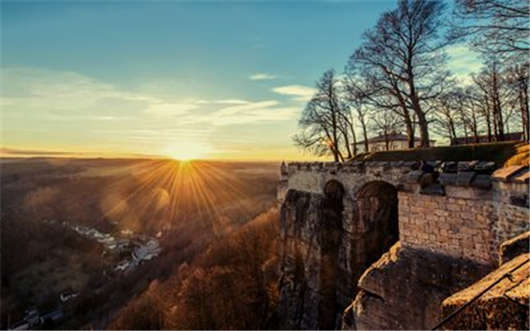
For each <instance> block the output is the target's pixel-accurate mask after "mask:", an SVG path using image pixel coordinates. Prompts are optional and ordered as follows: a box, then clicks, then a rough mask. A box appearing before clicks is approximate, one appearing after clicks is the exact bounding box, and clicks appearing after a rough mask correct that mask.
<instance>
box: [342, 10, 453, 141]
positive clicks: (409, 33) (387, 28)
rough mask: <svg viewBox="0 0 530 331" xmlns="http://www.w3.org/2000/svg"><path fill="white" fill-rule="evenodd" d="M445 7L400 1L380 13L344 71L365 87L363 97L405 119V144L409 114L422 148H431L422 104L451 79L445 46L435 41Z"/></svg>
mask: <svg viewBox="0 0 530 331" xmlns="http://www.w3.org/2000/svg"><path fill="white" fill-rule="evenodd" d="M444 8H445V5H444V3H443V2H441V1H438V0H433V1H429V0H400V1H399V3H398V7H397V9H394V10H391V11H389V12H386V13H384V14H383V15H382V16H381V17H380V19H379V21H378V22H377V24H376V26H375V28H373V29H370V30H368V31H366V32H365V33H364V35H363V42H362V44H361V47H360V48H359V49H358V50H357V51H355V53H354V54H353V55H352V57H351V58H350V61H349V64H348V67H349V70H348V71H350V72H357V74H359V76H361V77H363V79H364V80H366V82H368V84H369V85H368V86H370V89H369V93H367V95H369V96H371V99H372V101H373V102H374V103H376V104H379V105H383V106H385V108H386V109H393V110H394V112H396V113H398V114H400V115H401V116H402V117H403V120H404V122H405V125H406V127H407V135H409V140H411V139H412V137H413V132H412V121H411V115H410V113H409V110H411V111H413V113H414V114H415V115H416V117H417V121H418V126H419V129H420V136H421V146H424V147H427V146H429V129H428V124H429V120H428V118H427V111H428V110H427V107H426V106H425V105H426V104H427V103H428V102H430V101H431V100H433V99H435V98H437V97H438V96H439V95H440V93H442V92H443V89H444V87H445V85H446V84H445V83H446V81H447V78H448V77H449V72H448V71H447V70H445V63H446V55H445V53H444V52H443V49H442V47H443V46H444V45H446V44H445V43H444V42H442V41H441V38H439V32H440V30H441V29H442V27H443V21H442V16H443V11H444ZM398 109H399V110H398ZM411 145H413V142H412V144H411V142H410V141H409V146H411Z"/></svg>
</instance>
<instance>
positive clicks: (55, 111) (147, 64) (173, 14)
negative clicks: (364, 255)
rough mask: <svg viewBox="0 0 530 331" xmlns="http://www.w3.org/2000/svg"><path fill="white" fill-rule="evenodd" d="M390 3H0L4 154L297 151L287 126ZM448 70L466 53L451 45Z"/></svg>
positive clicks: (257, 156) (472, 63) (254, 155)
mask: <svg viewBox="0 0 530 331" xmlns="http://www.w3.org/2000/svg"><path fill="white" fill-rule="evenodd" d="M394 6H395V1H391V0H388V1H386V0H383V1H345V2H344V1H323V2H309V1H300V2H294V1H290V2H276V1H267V2H265V1H259V2H258V1H256V2H244V1H238V2H230V1H223V2H204V1H196V2H176V1H149V2H147V1H145V2H143V1H119V2H118V1H106V2H96V1H63V2H51V1H38V2H37V1H32V2H24V1H16V2H9V1H3V2H1V58H0V60H1V64H0V74H1V75H0V77H1V89H0V107H1V123H2V141H1V150H0V153H3V154H4V155H16V156H24V155H35V154H40V155H50V156H52V155H59V154H63V155H78V154H79V155H99V156H135V155H161V156H169V157H175V158H210V159H236V160H243V159H245V160H294V159H308V158H311V156H310V155H307V154H303V153H302V152H301V151H299V150H298V149H297V148H296V147H294V146H293V143H292V140H291V136H292V135H293V134H294V133H295V132H296V129H297V122H298V118H299V116H300V113H301V111H302V109H303V108H304V106H305V103H306V102H307V100H308V99H309V98H310V97H311V95H312V93H313V92H314V85H315V81H316V80H317V79H318V78H319V77H320V75H321V74H322V73H323V72H324V71H325V70H327V69H330V68H334V69H335V70H336V71H337V72H338V73H341V72H342V71H343V69H344V65H345V64H346V62H347V60H348V58H349V56H350V55H351V54H352V53H353V51H354V50H355V48H356V47H358V46H359V44H360V39H361V34H362V32H363V31H364V30H366V29H367V28H370V27H372V26H373V25H374V24H375V23H376V21H377V18H378V17H379V16H380V15H381V13H382V12H384V11H386V10H389V9H392V8H394ZM449 53H450V55H451V56H452V58H451V62H450V65H451V69H452V70H453V71H455V72H457V73H460V74H466V73H468V72H470V71H472V70H476V69H478V68H479V67H480V63H479V62H478V61H477V60H476V59H475V58H474V57H473V56H471V55H470V53H469V51H467V49H466V48H465V46H462V45H456V46H452V48H451V49H450V50H449Z"/></svg>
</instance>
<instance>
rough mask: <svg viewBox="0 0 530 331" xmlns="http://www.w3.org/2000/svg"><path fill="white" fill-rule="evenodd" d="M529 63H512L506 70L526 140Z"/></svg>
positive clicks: (527, 129)
mask: <svg viewBox="0 0 530 331" xmlns="http://www.w3.org/2000/svg"><path fill="white" fill-rule="evenodd" d="M529 65H530V63H529V62H527V61H525V62H523V63H513V64H512V65H511V66H510V67H509V68H508V70H507V73H506V75H507V83H508V85H509V86H510V87H511V89H512V91H513V93H514V95H513V98H514V101H515V102H516V103H517V104H518V106H519V111H520V114H521V126H522V132H523V136H524V139H525V140H526V141H528V140H529V139H530V135H529V129H530V128H529V122H528V120H529V104H528V72H529Z"/></svg>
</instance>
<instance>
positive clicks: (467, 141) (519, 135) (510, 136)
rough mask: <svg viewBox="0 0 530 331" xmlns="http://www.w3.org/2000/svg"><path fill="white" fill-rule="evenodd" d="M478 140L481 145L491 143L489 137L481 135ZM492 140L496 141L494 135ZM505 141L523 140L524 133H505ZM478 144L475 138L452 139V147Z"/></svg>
mask: <svg viewBox="0 0 530 331" xmlns="http://www.w3.org/2000/svg"><path fill="white" fill-rule="evenodd" d="M477 138H478V142H479V143H485V142H489V141H488V135H481V136H478V137H477ZM491 139H492V141H495V136H493V135H492V136H491ZM504 140H505V141H510V140H523V133H522V132H512V133H505V134H504ZM476 142H477V141H476V139H475V137H474V136H467V137H456V138H454V139H451V145H465V144H473V143H476Z"/></svg>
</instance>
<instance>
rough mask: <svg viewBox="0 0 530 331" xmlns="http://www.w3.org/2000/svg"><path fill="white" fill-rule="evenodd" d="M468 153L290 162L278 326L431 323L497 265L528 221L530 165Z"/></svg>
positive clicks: (283, 191) (284, 189) (284, 190)
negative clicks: (501, 248) (445, 305)
mask: <svg viewBox="0 0 530 331" xmlns="http://www.w3.org/2000/svg"><path fill="white" fill-rule="evenodd" d="M503 148H504V147H503ZM432 150H434V152H433V153H432V154H431V155H439V154H440V153H438V151H436V148H433V149H432ZM389 153H391V152H389ZM404 153H406V152H404ZM460 153H462V151H460ZM469 154H470V155H467V157H468V160H465V161H459V162H457V161H454V160H450V161H448V160H444V159H439V160H432V159H431V160H429V159H423V160H422V159H416V160H410V158H411V155H402V157H403V159H404V160H406V161H403V160H392V161H381V160H378V158H377V157H370V158H367V159H366V160H364V161H359V160H354V161H351V162H348V163H344V164H341V163H322V162H313V163H290V164H289V165H288V166H287V174H285V173H283V174H282V180H281V182H280V185H279V189H278V197H279V200H280V202H281V203H282V209H281V238H282V242H283V244H282V251H281V254H282V255H281V259H282V262H281V274H282V277H281V282H280V303H279V310H280V316H283V320H282V321H281V322H282V323H281V327H282V328H285V329H299V328H301V329H333V328H340V327H341V326H342V327H343V328H357V329H428V328H432V327H433V326H435V325H436V324H437V323H438V322H439V321H440V320H441V319H442V314H441V303H442V301H443V300H444V299H445V298H447V297H449V296H450V295H452V294H454V293H455V292H457V291H459V290H462V289H464V288H465V287H467V286H470V285H471V284H473V283H474V282H476V281H477V280H479V279H480V278H481V277H483V276H485V275H486V274H487V273H488V272H490V271H491V270H493V269H494V268H495V267H496V266H497V261H498V259H499V253H498V247H499V245H500V244H501V243H503V242H504V241H506V240H508V239H510V238H512V237H514V236H516V235H518V234H520V233H522V232H524V231H527V230H529V228H530V221H529V218H530V213H529V209H528V188H529V184H528V180H529V178H530V173H529V169H528V165H526V166H525V165H514V166H508V167H502V166H501V164H500V163H499V160H498V155H497V154H495V155H491V159H489V160H488V159H478V160H469V157H470V156H473V154H471V153H469ZM454 155H460V154H459V153H453V156H454ZM508 156H509V155H508ZM385 157H386V156H385V155H383V156H382V157H381V158H380V159H384V158H385ZM495 158H497V159H495ZM421 161H423V165H425V164H426V163H427V164H428V165H429V167H422V162H421ZM523 164H524V163H523ZM427 168H429V169H431V170H432V169H434V171H427V172H426V171H423V170H422V169H424V170H425V169H427ZM398 241H399V242H398ZM345 310H346V313H344V311H345ZM343 315H344V322H345V323H343Z"/></svg>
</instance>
